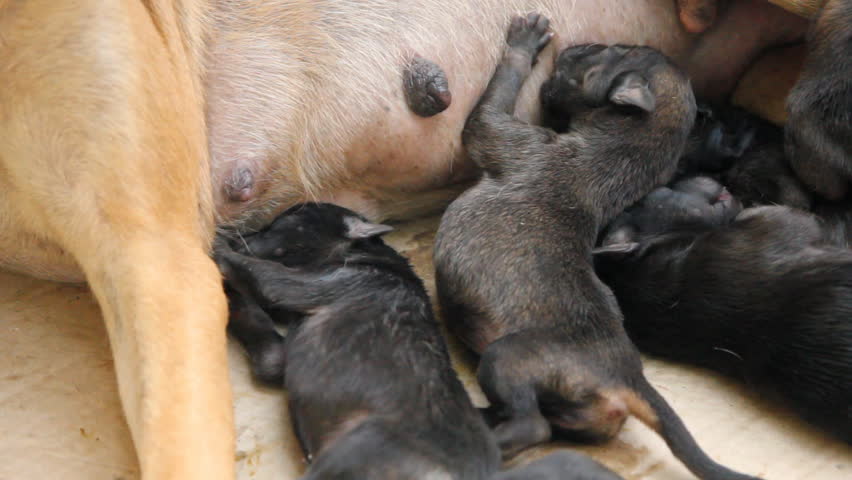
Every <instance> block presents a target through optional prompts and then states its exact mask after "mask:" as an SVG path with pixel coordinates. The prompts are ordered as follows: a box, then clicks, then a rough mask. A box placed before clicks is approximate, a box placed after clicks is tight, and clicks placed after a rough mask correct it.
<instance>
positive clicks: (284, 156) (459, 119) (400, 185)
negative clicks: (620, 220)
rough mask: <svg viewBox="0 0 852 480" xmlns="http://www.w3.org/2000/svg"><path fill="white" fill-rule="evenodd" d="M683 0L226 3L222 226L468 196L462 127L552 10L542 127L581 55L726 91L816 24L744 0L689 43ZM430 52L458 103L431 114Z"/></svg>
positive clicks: (533, 92) (539, 77)
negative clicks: (647, 53) (670, 72)
mask: <svg viewBox="0 0 852 480" xmlns="http://www.w3.org/2000/svg"><path fill="white" fill-rule="evenodd" d="M675 3H676V2H672V1H670V0H613V1H610V2H603V3H601V2H597V1H595V0H576V1H570V2H569V1H564V0H563V1H557V0H526V1H523V0H516V1H507V0H487V1H482V0H475V1H474V0H462V1H458V0H412V1H408V2H402V3H400V2H397V1H395V0H394V1H391V0H368V1H363V0H358V1H356V0H334V1H331V0H326V1H320V2H284V1H272V2H269V1H266V2H260V1H259V0H258V1H252V2H234V3H233V4H232V3H229V2H222V4H221V5H219V7H218V10H217V12H216V22H215V30H214V34H213V35H212V36H211V38H212V39H213V41H211V43H210V49H209V51H210V56H209V62H208V65H207V79H206V88H207V93H208V97H207V99H208V100H207V101H208V111H207V123H208V129H209V144H210V150H211V156H212V174H213V178H214V189H215V197H216V205H217V210H218V213H219V222H220V223H222V224H232V225H233V224H236V225H240V226H242V227H245V228H252V227H254V226H258V225H262V224H265V223H267V222H268V221H269V220H270V219H271V218H272V217H273V216H274V215H275V214H277V213H278V212H280V211H281V210H282V209H284V208H286V207H287V206H289V205H292V204H294V203H296V202H299V201H304V200H311V199H314V200H324V201H333V202H336V203H339V204H342V205H344V206H346V207H349V208H352V209H354V210H357V211H360V212H362V213H364V214H365V215H367V216H369V217H372V218H374V219H379V218H386V217H405V216H407V215H409V214H411V213H412V212H417V211H420V210H423V209H428V208H429V207H439V206H440V205H441V204H442V202H446V201H447V200H449V199H450V197H452V196H454V195H455V194H457V193H458V189H453V188H447V187H448V186H453V185H455V184H458V183H459V182H462V181H464V180H466V179H469V178H471V177H472V176H473V175H474V173H475V172H474V169H473V168H472V166H471V165H470V163H469V162H468V161H466V160H465V158H464V155H463V150H462V146H461V139H460V133H461V130H462V128H463V126H464V122H465V119H466V118H467V115H468V113H469V112H470V110H471V109H472V108H473V106H474V104H475V102H476V101H477V99H478V97H479V96H480V94H481V92H482V91H483V89H484V88H485V85H486V83H487V81H488V79H489V77H490V76H491V74H492V72H493V69H494V68H495V65H496V63H497V61H498V55H499V52H500V51H501V48H502V38H503V37H504V35H505V30H506V28H507V25H508V19H509V17H510V16H511V15H512V14H515V13H518V12H526V11H533V10H535V11H540V12H542V13H544V14H545V15H547V16H548V17H549V18H551V19H552V21H553V22H552V25H553V29H554V30H555V32H556V33H557V38H556V41H554V42H552V46H550V47H548V51H545V52H544V53H543V55H542V58H541V60H540V61H539V65H537V66H536V68H535V69H534V72H533V75H532V77H531V79H530V81H529V82H528V84H527V85H526V87H525V88H524V90H523V92H522V93H521V96H520V98H519V100H518V104H517V112H516V113H517V115H518V116H519V117H520V118H522V119H524V120H528V121H532V122H535V121H536V120H537V116H538V107H537V94H538V88H539V87H540V85H541V83H542V82H543V80H544V79H545V76H546V74H547V72H548V71H549V69H550V66H551V64H552V60H553V56H554V55H553V54H554V53H556V52H557V51H558V50H560V49H562V48H564V47H565V46H568V45H572V44H577V43H586V42H598V43H627V44H646V45H651V46H654V47H657V48H659V49H661V50H662V51H663V52H665V53H666V54H668V55H670V56H671V57H673V58H674V59H675V60H676V61H678V62H679V63H680V64H681V65H682V66H684V68H686V69H687V71H689V72H690V74H691V75H692V76H693V78H694V79H695V83H696V85H698V86H699V87H700V89H701V90H702V91H701V92H700V93H705V94H707V95H710V96H717V97H718V96H720V95H723V94H726V93H728V91H729V90H730V89H732V88H733V87H734V85H735V82H736V79H737V78H738V77H739V75H740V74H741V73H742V70H743V69H744V68H745V67H746V65H747V64H748V62H749V61H750V60H751V59H752V58H753V57H754V56H755V55H756V54H757V52H758V51H759V50H761V49H762V48H763V47H764V46H765V45H767V44H771V43H777V42H780V41H787V40H789V39H791V38H795V37H796V36H798V35H800V34H801V33H802V31H803V29H804V21H802V20H801V19H799V18H798V17H794V16H793V15H792V14H789V13H787V12H784V11H783V10H781V9H779V8H777V7H774V6H772V5H770V4H768V3H766V2H765V1H764V0H744V1H742V2H734V6H732V7H731V9H730V10H729V11H728V12H727V13H726V14H722V15H720V19H719V23H718V24H717V25H716V26H714V27H713V28H711V29H710V30H709V31H708V32H707V33H705V34H704V35H701V36H695V35H689V34H687V33H686V32H685V31H684V30H683V28H682V26H681V25H680V23H679V22H678V19H677V14H676V12H675ZM743 18H748V19H749V22H750V25H751V27H750V28H743V27H742V25H743V24H744V22H743ZM733 28H736V30H737V31H736V35H735V36H736V38H737V41H736V42H735V43H733V44H732V43H731V42H732V41H731V39H730V37H731V31H730V30H731V29H733ZM414 55H419V56H420V57H423V58H425V59H427V60H430V61H432V62H434V63H435V64H437V65H438V66H439V67H440V68H441V69H442V70H443V72H444V73H445V74H446V77H447V80H448V83H449V89H450V92H451V94H452V103H451V104H450V106H449V107H448V108H447V109H446V110H444V111H443V112H441V113H438V114H436V115H434V116H431V117H426V118H424V117H420V116H418V115H416V114H415V113H413V112H412V111H411V110H410V109H409V108H408V106H407V104H406V100H405V95H404V92H403V82H402V78H403V77H402V75H403V70H404V67H405V65H406V64H407V63H408V61H409V60H410V59H411V58H412V56H414ZM247 179H248V180H250V181H246V180H247ZM249 184H250V185H249ZM246 185H248V187H246ZM244 187H246V188H244Z"/></svg>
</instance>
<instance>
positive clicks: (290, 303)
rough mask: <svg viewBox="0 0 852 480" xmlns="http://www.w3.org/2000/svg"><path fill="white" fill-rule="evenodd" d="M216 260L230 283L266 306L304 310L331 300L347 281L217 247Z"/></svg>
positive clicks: (335, 275) (345, 277)
mask: <svg viewBox="0 0 852 480" xmlns="http://www.w3.org/2000/svg"><path fill="white" fill-rule="evenodd" d="M216 263H218V264H219V269H220V270H221V271H222V274H223V275H224V276H225V278H226V279H227V280H228V283H229V285H231V286H232V287H233V288H234V289H236V290H237V291H238V292H240V294H242V295H246V296H248V297H250V298H253V299H255V300H256V301H257V302H258V304H259V305H260V306H261V307H263V308H266V309H270V308H276V309H284V310H289V311H294V312H307V311H308V310H310V309H313V308H317V307H320V306H322V305H326V304H328V303H330V302H331V301H333V299H334V298H335V296H337V295H339V294H340V293H341V292H343V291H345V290H346V289H347V284H348V283H349V282H348V280H349V276H348V275H346V274H338V273H335V274H329V273H325V272H312V271H307V272H304V271H302V270H299V269H295V268H289V267H285V266H284V265H281V264H280V263H278V262H273V261H271V260H262V259H259V258H254V257H250V256H248V255H243V254H240V253H236V252H234V251H233V250H218V251H217V252H216Z"/></svg>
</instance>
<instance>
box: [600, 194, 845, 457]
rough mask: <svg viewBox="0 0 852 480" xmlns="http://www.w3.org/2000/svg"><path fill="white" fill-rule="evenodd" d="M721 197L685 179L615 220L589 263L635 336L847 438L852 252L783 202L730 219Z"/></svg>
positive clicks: (646, 347) (650, 348) (731, 211)
mask: <svg viewBox="0 0 852 480" xmlns="http://www.w3.org/2000/svg"><path fill="white" fill-rule="evenodd" d="M714 184H715V187H713V185H714ZM715 192H720V193H718V194H717V193H715ZM722 192H724V190H723V189H722V187H721V186H720V185H718V184H716V182H714V181H712V180H710V179H707V178H705V179H701V181H700V182H696V181H690V182H684V183H682V184H679V185H675V187H674V188H673V189H671V190H670V189H660V190H657V191H655V192H652V193H651V194H650V195H648V196H647V197H646V198H645V199H644V200H643V201H642V202H640V203H639V204H638V205H636V206H635V207H633V208H631V209H630V210H628V211H627V212H625V213H624V214H623V215H622V216H620V217H619V218H618V219H616V221H614V222H613V225H612V227H611V228H610V229H609V231H608V233H607V234H606V235H605V239H604V241H603V245H602V246H601V247H600V248H599V249H597V250H596V257H595V258H596V264H597V270H598V273H599V275H600V276H601V278H602V279H603V280H604V281H605V282H606V283H607V284H608V285H609V286H610V287H611V288H612V290H613V292H614V293H615V295H616V297H617V298H618V302H619V304H620V305H621V308H622V311H623V312H624V317H625V327H626V328H627V330H628V333H629V334H630V337H631V339H633V341H634V342H636V344H637V345H638V346H639V348H640V349H642V350H643V351H646V352H649V353H652V354H656V355H660V356H663V357H666V358H670V359H674V360H680V361H685V362H689V363H693V364H697V365H702V366H706V367H710V368H713V369H716V370H719V371H721V372H724V373H728V374H733V375H737V376H741V377H745V378H746V379H747V380H748V381H749V382H750V383H754V384H759V385H765V386H767V387H769V388H771V389H772V390H774V391H775V392H776V393H778V394H780V396H781V397H783V398H785V399H787V400H788V401H789V402H790V403H791V404H792V406H793V407H794V408H795V409H796V410H797V411H798V413H799V414H800V415H801V416H802V417H804V418H805V419H807V420H809V421H811V422H813V423H815V424H816V425H819V426H821V427H822V428H824V429H826V430H828V431H831V432H834V433H835V434H837V435H838V436H840V437H841V438H842V439H844V440H846V441H847V442H852V252H849V251H848V250H846V249H839V248H834V247H831V246H826V245H825V244H824V241H823V231H822V227H821V225H820V224H819V222H818V221H817V219H816V218H815V217H814V216H812V215H810V214H807V213H805V212H801V211H798V210H794V209H790V208H788V207H758V208H751V209H746V210H743V211H742V212H740V213H739V215H737V216H736V219H735V220H733V221H732V219H733V218H734V215H735V214H736V213H737V212H738V211H739V207H738V205H737V204H736V202H734V201H731V200H725V199H726V197H727V196H728V194H726V193H722ZM686 201H689V202H691V203H693V204H703V208H684V207H683V205H684V202H686ZM720 202H721V203H727V205H728V207H726V208H717V207H716V205H718V204H719V203H720Z"/></svg>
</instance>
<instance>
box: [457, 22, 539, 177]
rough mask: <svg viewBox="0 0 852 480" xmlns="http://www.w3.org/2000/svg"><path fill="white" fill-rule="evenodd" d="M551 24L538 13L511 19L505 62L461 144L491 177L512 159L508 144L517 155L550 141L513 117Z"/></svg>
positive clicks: (479, 105) (491, 83)
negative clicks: (508, 151) (528, 145)
mask: <svg viewBox="0 0 852 480" xmlns="http://www.w3.org/2000/svg"><path fill="white" fill-rule="evenodd" d="M549 24H550V22H549V21H548V19H547V18H545V17H543V16H541V15H539V14H537V13H531V14H529V15H527V17H526V18H524V17H515V18H513V19H512V23H511V26H510V27H509V33H508V35H507V38H506V43H507V44H508V45H507V46H506V49H505V50H504V52H503V59H502V60H501V62H500V64H499V65H498V66H497V70H496V71H495V72H494V76H493V77H491V81H490V82H489V83H488V86H487V87H486V89H485V93H483V95H482V98H480V100H479V103H478V104H477V106H476V108H474V110H473V112H471V114H470V116H469V117H468V119H467V123H466V124H465V127H464V131H463V132H462V142H463V144H464V146H465V147H466V149H467V153H468V156H470V158H471V160H473V161H474V162H475V163H476V164H477V165H478V166H479V167H480V168H482V169H483V170H485V171H486V172H488V173H490V174H492V175H498V174H499V173H500V171H501V168H502V164H503V163H504V162H505V161H506V160H510V159H511V158H512V157H513V155H511V154H510V155H505V154H504V153H503V152H505V151H506V150H505V148H504V146H505V145H506V144H507V142H508V143H511V144H512V145H513V148H512V152H517V151H518V150H519V149H521V148H523V145H524V144H530V145H535V144H540V143H544V142H546V141H547V140H548V139H549V138H550V134H549V133H548V132H547V131H545V130H544V129H541V128H538V127H533V126H531V125H529V124H527V123H524V122H521V121H519V120H517V119H515V118H514V117H513V116H512V114H513V113H514V111H515V101H516V100H517V98H518V93H519V92H520V90H521V86H522V85H523V83H524V81H525V80H526V78H527V76H529V74H530V70H531V69H532V63H533V61H534V60H535V58H536V56H537V55H538V53H539V52H540V51H541V50H542V49H543V48H544V47H545V46H546V45H547V44H548V43H549V42H550V39H551V37H552V33H551V32H549V31H548V26H549ZM518 142H521V143H520V144H518ZM533 148H534V147H533ZM504 157H508V158H504Z"/></svg>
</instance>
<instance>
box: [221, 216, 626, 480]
mask: <svg viewBox="0 0 852 480" xmlns="http://www.w3.org/2000/svg"><path fill="white" fill-rule="evenodd" d="M389 230H390V227H387V226H385V225H377V224H372V223H369V222H367V221H366V220H365V219H364V218H363V217H361V216H359V215H357V214H356V213H354V212H352V211H350V210H347V209H344V208H341V207H338V206H335V205H330V204H305V205H300V206H296V207H293V208H291V209H289V210H288V211H286V212H285V213H284V214H282V215H281V216H280V217H278V218H277V219H276V220H275V221H274V222H273V223H272V224H271V225H270V226H269V227H268V228H266V229H264V230H262V231H260V232H258V233H257V234H255V235H252V236H249V237H246V238H244V239H242V240H239V239H237V240H236V241H233V242H231V243H232V244H233V245H234V246H236V247H237V249H238V250H240V251H241V252H244V253H247V254H250V255H253V256H249V255H245V254H243V253H238V252H236V251H234V250H232V249H231V248H230V247H229V246H228V245H227V244H226V243H225V242H224V241H219V242H218V244H217V245H218V247H217V252H216V259H217V262H218V263H219V265H220V268H221V270H222V272H223V273H224V275H225V277H226V279H227V283H228V285H229V287H230V288H229V298H230V300H231V306H232V312H231V321H230V325H229V330H230V332H231V333H232V334H233V335H234V336H235V337H236V338H237V339H238V340H239V341H240V342H241V343H242V345H243V346H244V347H245V349H246V350H247V352H248V353H249V356H250V358H251V361H252V364H253V370H254V372H255V374H256V375H257V376H258V377H259V378H260V379H261V380H262V381H264V382H266V383H271V384H275V383H276V379H277V384H278V385H279V386H281V385H283V386H285V387H286V388H287V390H288V391H289V405H290V413H291V416H292V421H293V423H294V426H295V431H296V434H297V436H298V438H299V441H300V442H301V444H302V447H303V449H304V451H305V454H306V457H307V458H308V459H309V460H311V461H312V463H311V467H310V469H309V471H308V473H307V474H306V476H305V477H304V478H305V479H324V480H325V479H352V480H355V479H359V480H360V479H365V478H370V479H372V478H376V479H378V478H383V479H395V480H404V479H411V480H414V479H418V480H420V479H425V478H429V479H455V480H469V479H474V480H475V479H486V478H492V475H494V474H495V473H496V472H497V470H498V468H499V466H500V456H499V450H498V448H497V445H496V442H495V440H494V438H493V434H492V433H491V431H490V430H489V428H488V426H487V425H486V424H485V422H484V420H483V419H482V417H481V415H480V413H479V412H478V411H477V409H476V408H474V406H473V404H472V403H471V401H470V399H469V398H468V396H467V393H466V392H465V390H464V387H463V386H462V384H461V382H460V381H459V380H458V378H457V377H456V374H455V372H454V371H453V369H452V367H451V364H450V358H449V355H448V353H447V349H446V346H445V343H444V339H443V338H442V337H441V334H440V332H439V329H438V325H437V323H436V321H435V319H434V317H433V315H432V310H431V306H430V303H429V298H428V296H427V294H426V291H425V289H424V288H423V284H422V282H421V280H420V279H419V278H418V277H417V276H416V275H415V273H414V271H413V270H412V269H411V267H410V265H409V264H408V262H407V261H406V260H405V259H404V258H403V257H402V256H400V255H399V254H398V253H397V252H396V251H394V250H393V249H392V248H391V247H389V246H387V245H386V244H385V243H384V242H383V241H382V240H381V238H380V236H381V235H382V234H384V233H387V232H388V231H389ZM274 321H279V322H284V323H287V324H288V326H289V330H288V334H287V336H286V338H285V337H282V336H281V335H279V334H278V333H277V332H276V331H275V329H274V327H273V322H274ZM317 379H322V381H319V382H318V381H317ZM524 468H527V469H530V471H531V472H534V473H530V474H529V476H528V475H526V474H524V473H523V471H521V472H519V473H513V472H506V473H505V474H500V475H507V476H505V477H504V476H498V478H507V479H508V478H511V479H515V478H519V479H520V478H531V479H532V478H534V479H539V478H541V479H543V480H557V479H562V478H578V479H579V478H584V479H585V478H588V479H595V480H610V479H613V478H619V477H617V476H614V474H611V472H610V473H606V471H605V469H603V467H600V466H598V465H597V463H596V462H594V461H593V460H591V459H579V458H576V456H570V457H555V458H549V457H545V458H544V459H542V460H540V461H539V462H536V463H534V464H531V465H530V466H527V467H524ZM565 472H575V473H576V474H577V475H576V477H574V476H570V475H569V476H565V475H564V474H565Z"/></svg>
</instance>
